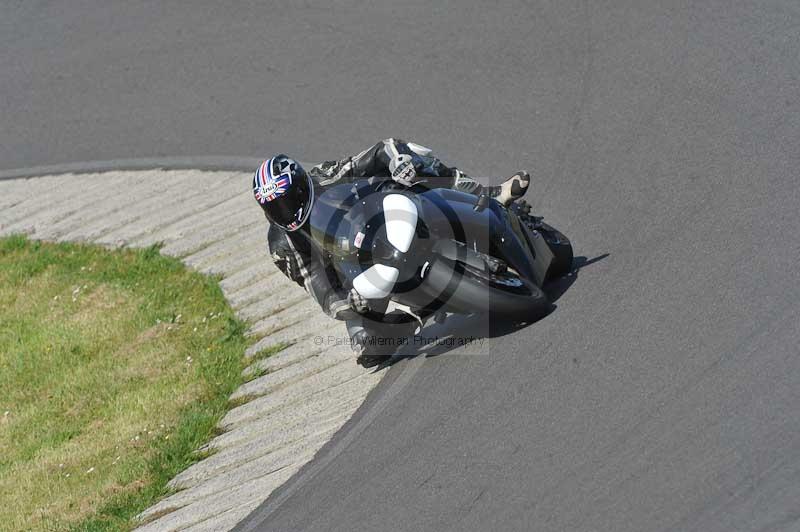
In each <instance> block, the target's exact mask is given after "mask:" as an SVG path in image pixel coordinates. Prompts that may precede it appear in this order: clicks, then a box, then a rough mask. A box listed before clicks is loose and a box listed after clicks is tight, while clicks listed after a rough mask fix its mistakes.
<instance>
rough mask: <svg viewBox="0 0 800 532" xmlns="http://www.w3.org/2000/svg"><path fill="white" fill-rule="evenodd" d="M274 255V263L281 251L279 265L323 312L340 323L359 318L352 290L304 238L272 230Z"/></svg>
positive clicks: (277, 263)
mask: <svg viewBox="0 0 800 532" xmlns="http://www.w3.org/2000/svg"><path fill="white" fill-rule="evenodd" d="M269 236H270V238H269V240H270V252H271V253H272V256H273V260H275V258H276V257H277V256H278V253H276V251H278V250H281V251H282V253H281V255H282V256H283V258H284V262H283V265H284V266H285V265H286V264H288V265H289V271H287V269H285V267H281V266H282V264H279V262H278V261H277V260H276V265H277V266H278V267H279V268H280V269H281V271H283V272H284V274H286V275H287V276H288V277H289V278H290V279H292V280H293V281H295V282H297V283H298V284H300V285H301V286H303V288H305V289H306V291H307V292H308V293H309V294H310V295H311V297H312V298H313V299H314V301H316V302H317V304H318V305H319V306H320V308H322V310H323V312H325V314H327V315H328V316H330V317H331V318H333V319H336V320H349V319H353V318H354V317H356V316H357V314H356V313H355V311H353V309H352V307H351V306H350V302H349V301H348V291H347V290H345V289H344V288H343V287H342V286H341V284H340V283H339V280H338V277H337V276H336V274H335V272H333V271H332V269H331V268H329V267H328V265H327V264H326V263H325V262H324V261H323V260H322V257H319V256H316V254H314V253H313V250H312V248H311V246H310V245H309V243H308V241H306V240H305V237H303V236H302V235H298V234H294V233H287V232H286V231H283V230H282V229H280V228H277V227H276V226H271V227H270V235H269Z"/></svg>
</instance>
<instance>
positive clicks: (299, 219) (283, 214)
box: [253, 154, 314, 231]
mask: <svg viewBox="0 0 800 532" xmlns="http://www.w3.org/2000/svg"><path fill="white" fill-rule="evenodd" d="M253 195H254V196H255V198H256V201H257V202H258V204H259V205H261V208H262V209H264V213H265V214H266V215H267V218H268V219H269V221H270V222H271V223H273V224H275V225H277V226H278V227H281V228H283V229H285V230H287V231H296V230H297V229H299V228H300V227H301V226H302V225H303V224H304V223H305V221H306V220H307V219H308V215H309V213H310V212H311V207H312V205H313V204H314V183H313V182H312V181H311V177H310V176H309V175H308V174H307V173H306V171H305V170H303V167H302V166H301V165H300V163H298V162H297V161H295V160H294V159H290V158H289V157H287V156H286V155H283V154H281V155H276V156H275V157H272V158H271V159H267V160H266V161H264V162H263V163H261V166H259V167H258V170H256V174H255V175H254V176H253Z"/></svg>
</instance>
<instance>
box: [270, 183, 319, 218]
mask: <svg viewBox="0 0 800 532" xmlns="http://www.w3.org/2000/svg"><path fill="white" fill-rule="evenodd" d="M312 200H313V191H312V190H311V185H310V183H309V178H308V177H306V178H305V179H298V180H297V181H296V182H294V183H292V185H291V186H290V187H289V188H288V190H286V192H285V193H284V194H282V195H280V196H278V197H276V198H275V199H273V200H270V201H268V202H266V203H265V204H264V205H263V207H264V211H265V212H266V213H267V217H268V218H269V219H270V221H271V222H272V223H274V224H276V225H278V226H280V227H282V228H284V229H288V230H291V231H294V230H295V229H297V228H298V227H300V225H302V223H303V222H304V221H305V220H306V218H308V210H309V209H310V208H311V201H312Z"/></svg>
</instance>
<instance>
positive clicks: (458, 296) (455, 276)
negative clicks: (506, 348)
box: [422, 257, 551, 321]
mask: <svg viewBox="0 0 800 532" xmlns="http://www.w3.org/2000/svg"><path fill="white" fill-rule="evenodd" d="M512 278H515V280H514V281H513V282H512ZM422 287H423V288H424V290H425V291H426V293H427V294H428V295H429V296H431V297H432V298H435V299H436V300H438V301H439V302H440V303H441V304H442V307H441V308H442V310H446V311H449V312H456V313H460V314H469V313H473V312H480V313H488V314H491V315H494V316H502V317H508V318H513V319H515V320H516V321H528V320H533V319H538V318H541V317H542V316H544V315H545V314H546V313H547V312H548V311H549V310H550V307H551V305H550V301H549V300H548V299H547V296H546V295H545V294H544V292H542V290H541V289H540V288H539V287H538V286H536V285H534V284H533V283H531V282H530V281H527V280H526V279H523V278H521V277H519V276H514V274H513V273H509V272H504V273H502V274H491V273H489V272H478V271H476V270H474V269H473V268H471V267H469V266H466V265H465V264H464V263H462V262H458V261H453V260H450V259H446V258H444V257H437V258H436V259H435V260H434V261H433V262H432V263H431V265H430V266H429V268H428V270H427V272H426V274H425V279H424V281H423V283H422Z"/></svg>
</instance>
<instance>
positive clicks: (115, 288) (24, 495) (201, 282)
mask: <svg viewBox="0 0 800 532" xmlns="http://www.w3.org/2000/svg"><path fill="white" fill-rule="evenodd" d="M244 330H245V326H244V324H243V323H242V322H241V321H239V320H238V319H236V317H235V316H234V314H233V311H232V309H231V308H230V307H229V306H228V304H227V303H226V301H225V299H224V297H223V295H222V292H221V290H220V288H219V285H218V284H217V282H216V280H215V279H213V278H209V277H207V276H203V275H200V274H198V273H195V272H191V271H189V270H187V269H186V268H185V267H184V266H183V265H182V264H181V263H180V262H179V261H177V260H175V259H170V258H166V257H163V256H161V255H160V254H159V253H158V249H157V248H155V247H153V248H148V249H145V250H121V251H108V250H106V249H104V248H101V247H97V246H89V245H77V244H48V243H41V242H35V241H29V240H27V239H26V238H25V237H22V236H12V237H8V238H3V239H0V390H2V392H0V500H2V501H3V502H4V504H2V505H0V523H2V527H9V528H10V529H12V530H32V529H39V530H42V529H44V530H86V531H90V530H91V531H94V530H120V529H127V528H130V527H131V524H132V518H133V517H134V516H135V515H136V514H137V513H139V512H140V511H142V510H143V509H145V508H146V507H148V506H149V505H150V504H152V503H153V502H155V501H156V500H157V499H158V498H159V497H161V496H163V495H164V494H166V493H168V489H167V487H166V484H167V482H168V481H169V479H171V478H172V477H173V476H174V475H175V474H176V473H178V472H179V471H181V470H182V469H184V468H186V467H187V466H188V465H190V464H191V463H192V462H193V461H196V460H197V456H198V455H197V454H195V453H193V451H194V450H195V449H197V448H198V447H199V446H200V445H201V444H202V443H204V442H205V441H207V440H208V439H209V438H210V437H211V436H212V435H213V430H214V426H215V424H216V422H217V420H218V419H219V418H220V417H221V416H222V415H223V414H224V412H225V411H226V409H227V399H228V396H229V394H230V393H231V392H232V391H233V390H234V389H235V388H236V387H237V386H238V385H239V384H240V383H241V382H242V381H243V377H242V369H243V366H244V357H243V354H244V350H245V347H246V345H247V340H246V339H245V337H244Z"/></svg>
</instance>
